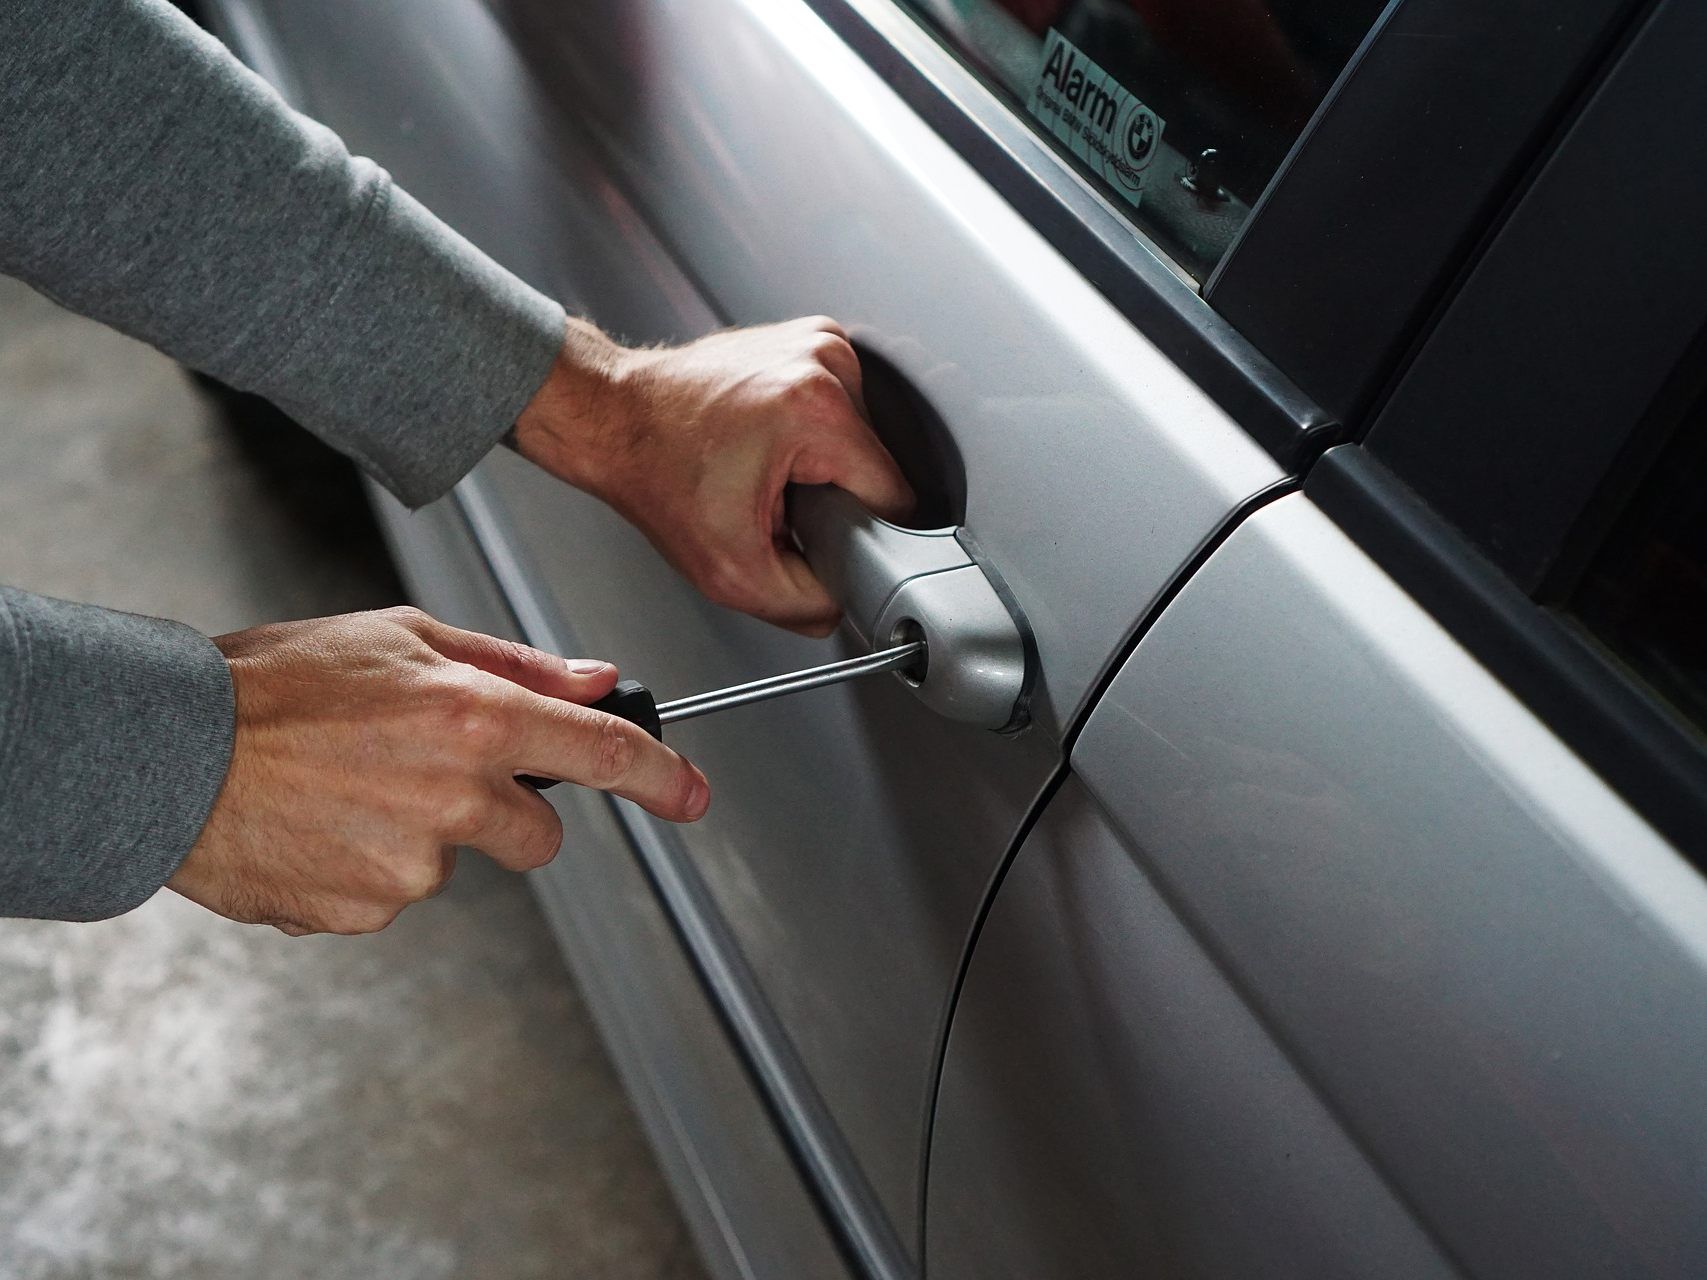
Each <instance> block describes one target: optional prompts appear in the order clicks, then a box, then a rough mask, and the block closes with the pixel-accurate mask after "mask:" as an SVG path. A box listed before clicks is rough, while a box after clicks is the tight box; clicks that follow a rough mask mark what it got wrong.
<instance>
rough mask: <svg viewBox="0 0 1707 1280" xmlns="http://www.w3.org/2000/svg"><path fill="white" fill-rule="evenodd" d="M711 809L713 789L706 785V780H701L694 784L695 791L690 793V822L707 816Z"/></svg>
mask: <svg viewBox="0 0 1707 1280" xmlns="http://www.w3.org/2000/svg"><path fill="white" fill-rule="evenodd" d="M710 807H711V788H710V787H708V786H706V785H705V779H704V778H700V779H699V780H698V781H696V782H695V783H694V784H693V790H692V791H690V792H688V820H689V821H690V822H691V821H692V820H693V819H695V818H700V817H703V816H704V815H705V811H706V810H707V809H709V808H710Z"/></svg>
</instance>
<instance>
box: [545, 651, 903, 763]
mask: <svg viewBox="0 0 1707 1280" xmlns="http://www.w3.org/2000/svg"><path fill="white" fill-rule="evenodd" d="M924 654H925V642H924V641H923V640H912V641H909V642H908V643H906V644H898V645H896V646H895V647H894V648H893V649H880V650H878V651H877V652H876V653H868V654H866V655H865V656H864V657H863V658H847V659H844V660H843V661H841V662H828V663H825V664H824V665H823V666H821V667H808V668H807V669H806V670H805V671H791V672H789V673H788V674H787V675H780V676H768V677H766V678H765V679H763V680H754V681H753V682H752V683H751V684H738V685H734V686H733V687H731V688H728V689H713V690H712V691H711V692H710V693H696V694H694V695H693V696H692V697H691V698H677V699H676V700H675V701H674V702H654V701H653V699H652V691H651V690H650V689H648V688H647V687H646V686H645V685H643V684H641V683H640V682H639V681H638V680H621V681H618V682H617V686H616V688H614V689H612V690H611V691H610V692H609V693H608V694H606V695H605V696H604V697H602V698H600V699H599V700H598V701H597V702H595V703H593V707H594V708H595V709H596V710H599V711H603V712H604V713H605V714H607V715H613V716H620V717H621V718H622V719H624V720H627V721H629V722H631V723H633V724H637V725H639V726H640V727H641V728H643V729H645V730H646V732H647V733H649V734H651V735H652V736H653V737H654V738H657V739H659V740H660V741H662V740H663V737H664V726H665V725H667V724H672V723H674V722H675V721H677V720H691V719H693V718H694V717H695V716H706V715H710V714H711V713H712V712H713V711H727V710H728V709H729V708H730V707H744V706H746V705H747V704H748V703H750V702H764V701H766V700H768V699H770V698H780V697H782V696H783V695H785V694H790V693H801V692H803V691H804V690H807V689H821V688H823V686H825V685H827V684H841V683H842V681H844V680H857V679H858V678H859V677H860V676H870V675H876V674H877V673H878V672H879V671H894V670H895V669H896V668H898V667H906V666H911V665H913V664H914V663H916V662H918V661H919V660H920V659H921V658H923V657H924ZM516 780H517V781H518V782H522V783H525V784H526V785H528V786H530V787H532V788H534V789H535V790H536V791H544V790H545V789H546V788H547V787H555V786H556V785H557V782H556V780H555V779H553V778H542V777H539V776H538V775H536V774H531V773H518V774H517V775H516Z"/></svg>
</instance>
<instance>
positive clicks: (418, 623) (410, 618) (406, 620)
mask: <svg viewBox="0 0 1707 1280" xmlns="http://www.w3.org/2000/svg"><path fill="white" fill-rule="evenodd" d="M380 614H381V616H382V617H386V618H390V619H391V621H393V622H395V623H397V625H398V626H401V627H406V628H407V629H408V630H410V631H419V630H421V629H422V628H424V627H429V626H431V625H432V624H433V619H432V616H431V615H430V614H428V613H427V612H426V611H425V610H422V609H417V608H416V607H415V606H414V605H412V604H397V605H392V606H391V608H389V609H383V610H381V611H380Z"/></svg>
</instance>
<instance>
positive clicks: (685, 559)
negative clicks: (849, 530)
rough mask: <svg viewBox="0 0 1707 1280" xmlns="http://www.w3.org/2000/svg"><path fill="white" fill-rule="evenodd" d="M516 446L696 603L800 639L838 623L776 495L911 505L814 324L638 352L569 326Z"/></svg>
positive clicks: (849, 377) (836, 338)
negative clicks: (812, 487) (651, 558)
mask: <svg viewBox="0 0 1707 1280" xmlns="http://www.w3.org/2000/svg"><path fill="white" fill-rule="evenodd" d="M516 446H517V448H518V449H519V450H520V452H521V453H522V455H523V456H524V457H526V458H528V459H530V460H531V461H533V462H534V463H536V464H538V465H539V466H541V467H543V468H545V470H547V471H549V472H551V473H552V474H553V475H556V476H558V477H559V478H560V479H563V480H566V481H568V482H569V483H570V484H573V485H574V486H576V487H577V488H579V489H584V490H586V491H587V492H589V493H592V494H594V495H595V496H597V497H599V498H601V499H603V500H604V501H605V502H607V503H609V504H610V505H611V506H612V507H614V508H616V510H617V511H618V512H620V513H621V514H622V515H623V516H625V517H626V518H627V519H628V520H629V521H630V522H631V523H632V524H634V525H635V526H636V527H638V528H639V529H640V531H641V532H642V533H644V534H645V535H646V536H647V538H648V539H650V540H651V542H652V545H653V546H655V547H657V548H658V550H659V551H660V552H662V553H663V555H664V558H665V559H667V560H668V561H669V562H670V563H671V564H672V565H674V566H675V567H676V568H677V569H678V570H679V571H680V572H681V573H682V574H683V575H684V576H685V577H686V578H687V579H688V580H689V581H690V582H692V583H693V584H694V585H695V586H696V587H698V588H699V590H700V591H701V592H703V593H704V594H705V595H706V596H707V597H708V598H709V599H711V600H713V601H715V602H716V603H718V604H723V605H728V606H729V607H731V608H735V609H740V610H743V611H744V612H747V613H750V614H753V615H754V616H755V617H759V618H764V619H766V620H767V621H770V622H774V623H777V624H778V625H780V626H784V627H788V628H790V629H791V630H794V631H799V632H802V633H804V634H806V635H813V636H823V635H828V634H829V633H830V631H831V630H833V629H834V627H835V625H836V622H837V620H838V619H839V617H840V616H841V611H840V609H839V608H838V607H837V605H836V602H835V601H834V600H833V599H831V597H830V595H829V593H828V592H827V591H825V590H824V587H823V585H822V584H821V583H820V582H819V581H818V579H817V578H816V577H815V576H814V575H813V573H812V570H811V569H810V568H809V567H808V566H807V564H806V561H805V560H804V559H802V558H801V556H800V554H799V552H797V551H796V550H795V549H794V546H793V544H792V543H791V542H790V540H789V537H788V530H787V527H786V524H785V521H784V514H783V491H784V489H785V488H786V487H787V486H788V485H790V484H833V485H838V486H840V487H841V488H843V489H846V490H847V491H848V492H849V493H851V494H853V495H854V496H855V497H856V498H858V499H859V500H860V501H861V502H862V503H864V504H865V506H867V507H868V508H870V509H871V510H872V511H874V512H876V513H877V514H878V515H881V516H887V517H890V518H898V517H902V516H905V515H906V514H907V512H908V511H910V510H911V509H912V505H913V493H912V490H911V489H910V488H909V487H908V484H907V482H906V480H905V479H904V478H903V477H902V475H901V472H900V470H899V469H898V468H897V467H896V465H895V462H894V459H892V458H891V457H890V456H889V453H888V451H887V450H886V449H884V447H883V445H882V444H881V443H880V442H879V441H878V439H877V437H876V435H874V434H873V432H872V430H871V427H870V425H869V424H868V423H867V421H866V418H865V409H864V403H863V400H862V398H861V391H860V368H859V357H858V356H857V355H856V354H855V353H854V349H853V346H852V345H851V344H850V343H849V342H848V337H847V334H846V333H844V332H843V331H842V329H841V327H840V326H839V325H837V324H836V323H835V321H833V320H830V319H827V318H826V317H823V316H813V317H809V318H807V319H804V320H791V321H788V322H786V323H783V324H773V325H763V326H759V327H756V328H750V329H731V330H727V331H724V332H721V333H714V334H712V335H710V336H709V337H705V338H701V339H699V341H697V342H690V343H688V344H687V345H686V346H682V347H664V348H651V349H634V348H625V347H621V346H618V345H617V344H616V343H614V342H612V341H611V340H610V339H609V338H607V337H605V336H604V335H603V334H602V333H600V332H599V331H598V330H597V329H595V328H593V327H592V326H591V325H588V324H584V323H582V322H580V321H571V322H570V326H569V334H568V337H567V340H566V341H565V343H564V349H563V354H562V355H561V356H560V357H559V359H558V362H557V367H556V368H555V369H554V371H553V372H552V374H551V376H550V377H549V378H548V379H547V380H546V383H545V385H544V386H543V387H542V388H541V389H540V391H539V393H538V394H537V395H536V396H535V397H534V399H533V401H532V403H530V404H529V405H528V407H527V409H526V410H525V411H524V412H523V414H522V416H521V418H520V419H518V420H517V423H516Z"/></svg>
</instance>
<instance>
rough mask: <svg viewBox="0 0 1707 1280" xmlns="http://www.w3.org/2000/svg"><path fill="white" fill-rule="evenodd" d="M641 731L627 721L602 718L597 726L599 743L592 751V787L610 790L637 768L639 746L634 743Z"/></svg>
mask: <svg viewBox="0 0 1707 1280" xmlns="http://www.w3.org/2000/svg"><path fill="white" fill-rule="evenodd" d="M639 732H640V730H639V729H637V728H636V727H635V726H634V725H631V724H630V723H628V721H626V720H619V719H617V718H616V717H615V716H603V717H601V719H600V722H599V726H598V741H597V742H596V743H594V747H593V783H594V785H595V786H597V787H601V788H603V787H611V786H615V785H616V784H617V783H619V782H621V781H622V780H623V779H624V778H626V777H627V776H628V771H629V770H630V769H632V768H633V767H634V759H635V755H636V754H637V751H638V746H637V744H636V743H635V741H634V736H635V734H637V733H639Z"/></svg>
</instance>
